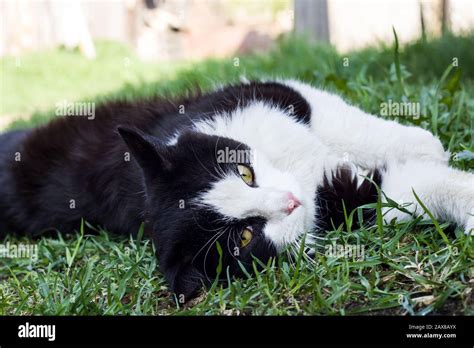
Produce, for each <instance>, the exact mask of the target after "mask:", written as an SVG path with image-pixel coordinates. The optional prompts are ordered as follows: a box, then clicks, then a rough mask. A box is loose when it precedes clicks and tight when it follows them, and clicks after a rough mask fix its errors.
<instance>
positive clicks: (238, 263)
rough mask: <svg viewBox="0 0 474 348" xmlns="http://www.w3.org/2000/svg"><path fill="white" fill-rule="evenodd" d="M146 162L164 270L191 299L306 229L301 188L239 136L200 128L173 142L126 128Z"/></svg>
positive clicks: (133, 150)
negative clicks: (222, 135) (218, 273)
mask: <svg viewBox="0 0 474 348" xmlns="http://www.w3.org/2000/svg"><path fill="white" fill-rule="evenodd" d="M119 132H120V134H121V136H122V138H123V139H124V140H125V142H126V144H127V146H128V148H129V149H130V151H131V153H132V155H133V157H134V158H135V160H136V161H137V163H138V164H139V166H140V167H141V169H142V171H143V174H144V178H145V183H146V192H147V207H148V211H147V215H148V220H149V223H150V224H151V227H152V233H153V239H154V243H155V247H156V253H157V257H158V259H159V263H160V268H161V270H162V272H163V273H164V275H165V277H166V278H167V280H168V282H169V283H170V285H171V288H172V290H173V291H174V292H175V293H176V294H177V295H182V296H184V297H185V298H186V299H189V298H191V297H193V296H194V295H196V294H197V292H198V290H199V289H200V288H201V287H202V285H203V284H205V285H209V284H210V283H211V282H212V281H214V279H215V278H216V276H217V272H218V268H219V269H221V272H222V273H221V274H220V276H221V277H222V278H226V277H227V272H228V273H229V274H230V276H241V275H243V274H244V273H243V271H242V268H244V269H246V270H251V265H252V261H253V258H254V257H255V258H257V259H259V260H260V261H261V262H263V263H266V262H267V261H268V260H269V259H270V258H271V257H274V256H276V255H277V253H278V251H280V250H281V249H282V248H284V247H285V246H286V245H288V244H290V243H294V242H296V240H297V238H298V237H299V236H300V235H301V233H302V232H304V228H305V225H304V224H305V220H307V214H311V213H312V212H309V211H307V208H306V207H305V203H304V202H305V201H304V200H300V197H301V195H302V187H300V185H299V183H298V182H297V181H296V179H295V178H294V177H293V176H292V175H291V174H289V173H285V172H282V171H279V170H277V169H276V168H275V167H274V166H272V164H271V163H270V160H269V159H268V158H266V157H265V156H264V155H263V154H260V153H258V152H255V151H254V150H252V149H251V148H250V147H248V146H247V145H245V144H243V143H241V142H238V141H235V140H233V139H229V138H224V137H217V136H210V135H205V134H202V133H198V132H188V133H184V134H182V135H181V136H180V137H179V138H178V139H177V141H176V143H174V144H173V145H165V144H163V143H162V142H160V141H159V140H158V139H157V138H155V137H152V136H149V135H145V134H143V133H142V132H140V131H138V130H132V129H127V128H119Z"/></svg>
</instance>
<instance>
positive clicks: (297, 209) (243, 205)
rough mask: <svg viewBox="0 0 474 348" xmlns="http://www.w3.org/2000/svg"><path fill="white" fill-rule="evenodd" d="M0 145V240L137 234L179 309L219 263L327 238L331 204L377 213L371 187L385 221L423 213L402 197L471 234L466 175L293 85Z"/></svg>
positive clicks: (73, 120)
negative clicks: (99, 231)
mask: <svg viewBox="0 0 474 348" xmlns="http://www.w3.org/2000/svg"><path fill="white" fill-rule="evenodd" d="M0 141H1V142H0V236H1V235H2V234H3V235H4V234H5V233H7V232H11V233H13V232H14V231H15V232H16V233H26V234H30V235H35V234H37V233H41V232H44V231H46V230H48V229H58V230H60V231H73V230H74V229H77V228H78V227H79V222H80V220H81V219H82V218H84V219H85V220H86V221H88V222H90V223H92V224H95V225H101V226H103V227H104V228H106V229H108V230H109V231H111V232H116V233H123V234H124V233H136V232H137V231H138V229H139V226H140V225H141V223H142V222H145V224H146V230H147V232H148V233H149V234H150V237H151V238H153V240H154V244H155V246H156V254H157V257H158V259H159V265H160V268H161V270H162V272H163V273H164V275H165V277H166V279H167V280H168V282H169V284H170V286H171V289H172V290H173V291H174V292H175V293H177V294H182V295H184V296H185V297H186V298H187V299H189V298H190V297H192V296H194V295H196V294H197V293H198V291H199V289H200V288H201V287H202V285H206V284H209V283H210V282H212V281H213V280H214V278H215V277H216V268H217V265H218V263H219V260H221V262H222V265H223V267H224V269H227V268H228V271H229V272H230V274H231V275H235V276H240V275H242V273H243V271H242V268H241V265H242V266H243V267H244V268H245V267H249V266H250V265H251V263H252V260H253V257H256V258H258V259H260V260H262V261H263V262H266V261H267V260H268V259H269V258H270V257H274V256H276V255H277V254H278V252H279V251H281V250H282V249H284V248H285V247H287V246H288V245H292V244H297V243H300V241H301V239H302V236H303V235H304V234H305V233H307V234H308V237H307V239H311V235H313V234H314V233H317V232H318V231H321V230H324V229H327V228H332V227H338V226H339V225H340V224H341V223H343V222H344V214H343V205H342V201H344V208H345V209H346V211H351V210H353V209H354V208H356V207H358V206H360V205H363V204H366V203H372V202H375V201H376V200H377V197H378V193H377V187H376V186H379V187H380V188H381V189H382V190H383V192H384V193H385V195H386V196H387V197H389V198H391V199H393V200H395V201H397V202H398V203H404V204H405V203H406V204H409V203H411V204H409V205H408V206H406V207H405V209H407V210H409V211H410V212H412V214H407V213H406V212H403V211H401V210H396V209H391V210H388V209H387V210H386V211H385V219H386V220H387V221H390V220H392V219H393V218H398V219H399V220H406V219H410V218H411V216H412V215H424V214H425V212H424V210H423V209H422V207H420V206H419V204H418V203H417V201H416V199H415V197H414V195H413V190H414V191H415V192H416V194H417V195H418V196H419V197H420V199H421V201H422V202H424V204H425V205H426V207H427V208H428V209H429V210H430V211H431V212H432V213H433V214H434V216H435V217H436V218H437V219H441V220H447V221H452V222H455V223H457V224H458V225H460V226H462V227H463V228H464V229H465V231H466V233H472V229H473V227H474V216H473V214H474V175H473V174H470V173H467V172H462V171H459V170H455V169H452V168H450V167H449V166H448V159H449V154H448V153H446V152H445V151H444V149H443V146H442V145H441V143H440V141H439V140H438V139H437V138H436V137H434V136H433V135H432V134H430V133H429V132H427V131H425V130H423V129H421V128H417V127H408V126H403V125H401V124H399V123H396V122H394V121H387V120H382V119H380V118H377V117H374V116H371V115H368V114H366V113H364V112H363V111H361V110H360V109H358V108H356V107H354V106H350V105H348V104H347V103H345V102H344V101H343V100H342V99H341V98H340V97H339V96H337V95H333V94H330V93H327V92H325V91H322V90H318V89H315V88H313V87H311V86H310V85H307V84H304V83H301V82H299V81H293V80H290V81H288V80H285V81H274V82H249V83H242V84H240V85H234V86H228V87H225V88H221V89H218V90H216V91H214V92H211V93H208V94H204V95H197V96H194V97H191V98H187V99H183V100H160V99H151V100H142V101H138V102H113V103H107V104H104V105H102V106H100V107H99V108H97V110H96V117H95V119H94V120H89V119H87V118H85V117H66V118H61V119H56V120H54V121H52V122H50V123H49V124H46V125H44V126H41V127H38V128H36V129H32V130H23V131H15V132H10V133H5V134H3V135H0ZM129 152H131V154H132V157H133V160H130V156H129V155H130V154H129ZM383 197H385V196H383ZM384 199H385V198H384ZM365 212H366V214H365V219H367V220H370V219H371V218H372V214H373V212H370V211H365ZM217 242H218V244H219V245H220V247H221V250H222V251H221V255H219V250H218V246H217ZM224 273H225V272H224Z"/></svg>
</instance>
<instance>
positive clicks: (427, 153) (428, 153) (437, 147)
mask: <svg viewBox="0 0 474 348" xmlns="http://www.w3.org/2000/svg"><path fill="white" fill-rule="evenodd" d="M404 139H406V142H404V148H405V149H406V151H407V152H408V154H407V155H408V156H409V157H412V158H416V159H418V160H426V161H435V162H438V163H442V164H448V163H449V158H450V154H449V152H448V151H445V150H444V147H443V145H442V144H441V141H440V140H439V139H438V138H437V137H435V136H434V135H433V134H431V133H430V132H428V131H427V130H424V129H422V128H418V127H409V131H408V134H407V136H406V137H404Z"/></svg>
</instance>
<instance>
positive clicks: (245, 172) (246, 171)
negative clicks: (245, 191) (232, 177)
mask: <svg viewBox="0 0 474 348" xmlns="http://www.w3.org/2000/svg"><path fill="white" fill-rule="evenodd" d="M237 169H238V170H239V174H240V177H241V178H242V180H243V181H244V182H245V183H246V184H247V185H249V186H252V185H253V173H252V170H251V169H250V168H249V167H247V166H245V165H243V164H239V165H237Z"/></svg>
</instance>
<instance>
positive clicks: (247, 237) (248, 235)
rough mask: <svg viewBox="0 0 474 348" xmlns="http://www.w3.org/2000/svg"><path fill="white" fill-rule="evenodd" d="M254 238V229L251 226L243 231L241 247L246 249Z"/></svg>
mask: <svg viewBox="0 0 474 348" xmlns="http://www.w3.org/2000/svg"><path fill="white" fill-rule="evenodd" d="M252 237H253V231H252V228H251V227H250V226H248V227H246V228H244V230H243V231H242V235H241V236H240V247H241V248H245V247H246V246H247V245H248V244H249V243H250V241H251V240H252Z"/></svg>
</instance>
